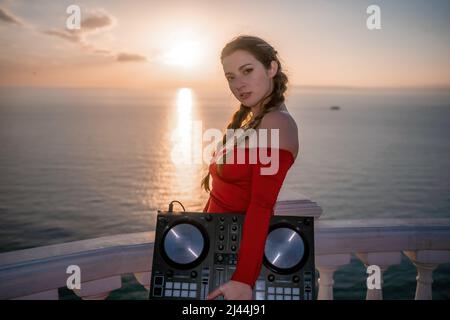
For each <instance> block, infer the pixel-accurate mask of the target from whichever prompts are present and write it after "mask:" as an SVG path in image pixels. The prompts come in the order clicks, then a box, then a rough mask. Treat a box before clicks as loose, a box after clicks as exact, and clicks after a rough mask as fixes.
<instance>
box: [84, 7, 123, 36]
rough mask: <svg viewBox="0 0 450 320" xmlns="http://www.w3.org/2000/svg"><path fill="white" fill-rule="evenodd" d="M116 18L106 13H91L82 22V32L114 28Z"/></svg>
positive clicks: (98, 11) (97, 11)
mask: <svg viewBox="0 0 450 320" xmlns="http://www.w3.org/2000/svg"><path fill="white" fill-rule="evenodd" d="M115 21H116V20H115V18H114V17H113V16H111V15H109V14H107V13H106V12H104V11H101V10H96V11H93V12H91V13H90V15H89V16H88V17H87V18H86V19H84V20H82V21H81V30H85V32H86V31H88V30H95V29H102V28H106V27H110V26H113V25H114V24H115ZM86 29H87V30H86Z"/></svg>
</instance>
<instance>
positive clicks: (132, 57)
mask: <svg viewBox="0 0 450 320" xmlns="http://www.w3.org/2000/svg"><path fill="white" fill-rule="evenodd" d="M146 60H147V58H146V57H145V56H142V55H139V54H134V53H125V52H121V53H119V54H118V55H117V61H119V62H130V61H134V62H141V61H146Z"/></svg>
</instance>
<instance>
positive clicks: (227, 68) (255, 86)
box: [222, 50, 278, 107]
mask: <svg viewBox="0 0 450 320" xmlns="http://www.w3.org/2000/svg"><path fill="white" fill-rule="evenodd" d="M222 66H223V71H224V73H225V77H226V78H227V80H228V85H229V87H230V89H231V92H233V94H234V96H235V97H236V98H237V99H238V100H239V101H240V102H241V103H242V104H243V105H245V106H247V107H252V106H254V105H256V104H258V102H260V101H262V99H263V98H265V97H266V96H268V95H269V94H270V93H271V92H272V88H273V80H272V78H273V77H274V76H275V74H276V72H277V67H278V64H277V63H276V61H272V64H271V67H270V68H269V69H266V68H265V67H264V65H263V64H262V63H261V62H259V61H258V60H257V59H256V58H255V57H254V56H253V55H252V54H251V53H249V52H247V51H244V50H236V51H234V52H233V53H232V54H230V55H228V56H226V57H225V58H224V59H223V60H222Z"/></svg>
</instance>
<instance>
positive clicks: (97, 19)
mask: <svg viewBox="0 0 450 320" xmlns="http://www.w3.org/2000/svg"><path fill="white" fill-rule="evenodd" d="M115 21H116V19H115V18H114V17H113V16H111V15H109V14H107V13H106V12H104V11H103V10H95V11H91V12H90V13H89V16H87V17H86V18H85V19H83V20H82V21H81V28H80V29H74V30H69V29H48V30H44V31H42V33H44V34H46V35H49V36H55V37H59V38H61V39H64V40H67V41H70V42H76V43H80V44H82V45H84V46H86V45H87V42H86V40H85V38H86V36H87V35H89V34H90V33H94V32H95V31H97V30H101V29H105V28H107V27H111V26H113V25H114V24H115Z"/></svg>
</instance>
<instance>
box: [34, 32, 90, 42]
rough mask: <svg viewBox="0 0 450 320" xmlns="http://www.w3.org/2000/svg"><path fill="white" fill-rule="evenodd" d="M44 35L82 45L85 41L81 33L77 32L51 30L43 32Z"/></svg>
mask: <svg viewBox="0 0 450 320" xmlns="http://www.w3.org/2000/svg"><path fill="white" fill-rule="evenodd" d="M42 33H44V34H46V35H49V36H55V37H59V38H61V39H64V40H68V41H70V42H77V43H81V42H82V41H83V38H82V35H81V33H79V32H76V31H68V30H60V29H49V30H44V31H42Z"/></svg>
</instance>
